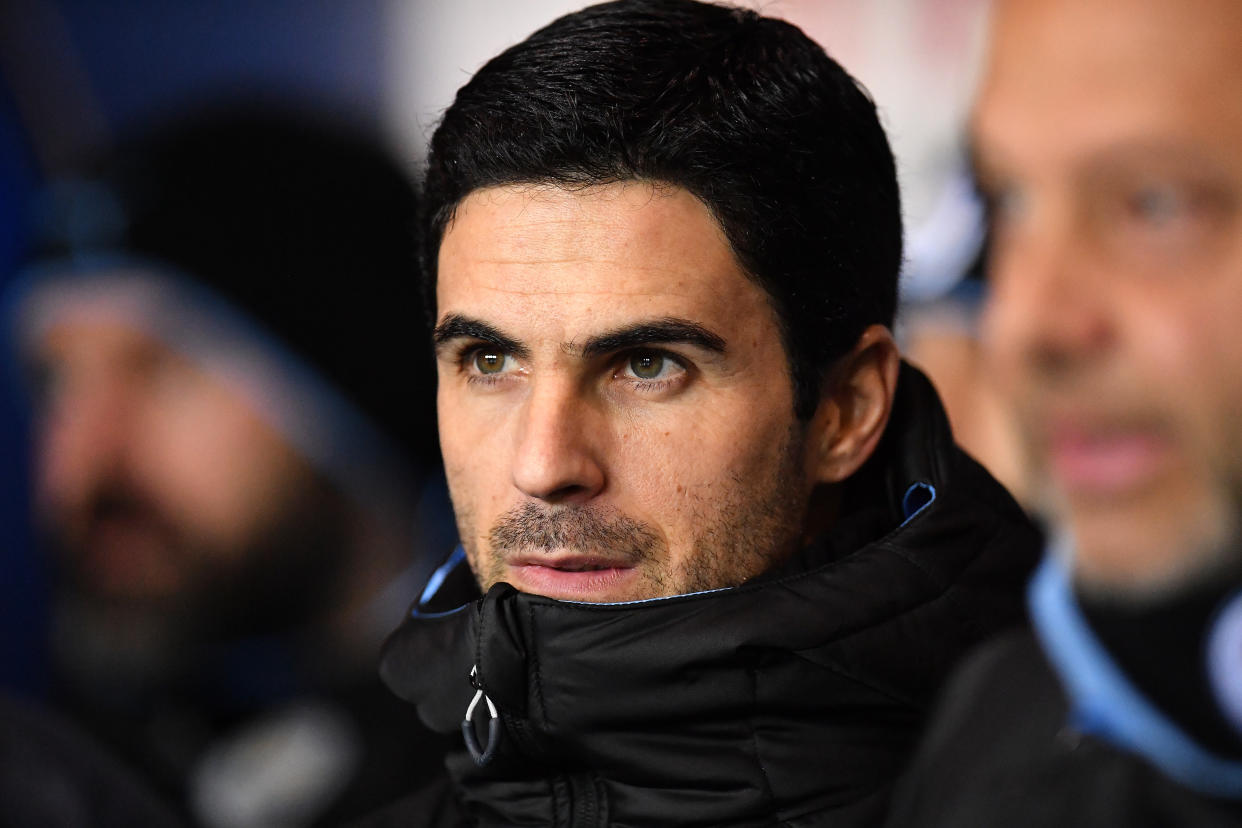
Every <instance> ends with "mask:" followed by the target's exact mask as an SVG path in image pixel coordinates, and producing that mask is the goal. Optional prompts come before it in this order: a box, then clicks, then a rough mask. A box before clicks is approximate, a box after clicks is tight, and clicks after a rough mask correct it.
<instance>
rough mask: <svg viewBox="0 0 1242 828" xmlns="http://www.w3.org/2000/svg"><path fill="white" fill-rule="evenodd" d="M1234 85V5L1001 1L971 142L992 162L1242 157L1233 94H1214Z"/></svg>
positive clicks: (1238, 18)
mask: <svg viewBox="0 0 1242 828" xmlns="http://www.w3.org/2000/svg"><path fill="white" fill-rule="evenodd" d="M1239 84H1242V3H1236V2H1233V0H1185V2H1184V1H1183V0H1126V1H1125V2H1122V1H1121V0H1004V1H1003V2H1000V3H998V4H997V6H996V8H995V10H994V16H993V25H992V39H991V44H990V57H989V62H988V67H987V71H986V73H985V76H984V83H983V85H982V87H981V89H980V94H979V98H978V102H977V105H976V109H975V113H974V124H973V126H974V132H975V140H976V144H977V145H978V147H979V149H980V150H981V152H982V153H983V155H984V158H985V160H987V159H988V157H989V155H991V154H997V153H999V154H1000V155H1001V158H999V159H993V160H999V161H1001V162H1005V161H1008V160H1017V161H1019V162H1023V161H1027V160H1031V161H1043V160H1049V161H1063V160H1067V157H1069V156H1076V155H1080V154H1082V153H1090V152H1097V151H1099V152H1104V151H1107V150H1108V149H1109V148H1110V147H1112V146H1114V145H1125V144H1140V143H1164V144H1177V143H1182V144H1185V145H1187V146H1190V145H1200V146H1202V147H1204V148H1207V147H1214V148H1216V150H1218V151H1221V152H1222V153H1225V154H1229V155H1232V156H1242V145H1240V144H1239V143H1238V140H1237V139H1238V137H1239V136H1240V135H1242V96H1238V95H1235V94H1226V93H1225V90H1233V89H1237V88H1239ZM1008 154H1012V155H1013V156H1015V159H1009V158H1006V157H1005V156H1006V155H1008Z"/></svg>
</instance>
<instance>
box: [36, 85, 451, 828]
mask: <svg viewBox="0 0 1242 828" xmlns="http://www.w3.org/2000/svg"><path fill="white" fill-rule="evenodd" d="M414 208H415V197H414V193H413V190H412V187H411V186H410V184H409V183H408V182H407V181H406V180H405V179H404V178H403V176H402V174H401V171H400V168H399V167H398V166H397V165H396V164H395V163H394V162H392V161H391V160H389V159H388V158H387V156H386V155H385V154H384V153H382V152H381V151H380V150H379V149H378V148H375V147H373V146H371V144H370V143H369V141H367V140H365V139H363V138H361V137H358V136H353V135H349V134H346V133H343V132H341V131H340V130H337V129H333V128H329V127H327V126H325V125H323V124H319V123H316V122H315V121H314V120H313V119H311V118H307V117H304V116H301V115H297V114H293V113H287V114H281V113H275V112H267V113H262V114H260V113H258V112H257V111H253V110H251V109H249V108H242V109H237V110H230V111H227V112H224V111H218V112H209V113H204V114H201V115H198V116H195V117H194V118H192V119H190V120H187V121H182V122H179V123H177V124H175V125H171V126H167V127H165V128H162V129H160V130H157V131H156V132H154V133H153V134H150V135H148V136H146V137H145V138H141V139H138V140H136V141H133V142H127V144H126V145H125V146H124V147H123V148H122V149H121V150H119V151H118V152H117V153H116V154H115V155H114V156H113V157H111V158H110V159H108V160H107V162H106V163H105V164H103V165H102V169H101V170H99V171H98V172H97V173H96V174H93V175H89V176H86V175H84V176H82V177H79V178H78V179H75V180H69V181H66V182H65V183H62V184H60V185H58V187H57V188H56V189H54V190H53V191H52V192H51V193H50V194H49V197H48V199H47V200H46V202H45V204H44V205H43V210H42V211H41V214H42V219H43V220H42V227H43V238H42V239H41V242H40V244H41V247H42V254H41V256H40V258H39V261H38V263H37V264H36V265H35V266H33V267H32V269H31V270H30V273H29V275H28V278H27V280H26V283H27V284H26V287H25V289H24V290H22V291H21V293H20V295H19V296H18V297H16V298H15V300H14V306H15V308H16V315H15V318H14V327H15V330H16V332H17V335H18V340H19V343H18V344H19V347H20V349H21V353H22V357H23V361H24V364H25V365H26V366H27V367H28V368H29V370H30V374H31V377H32V379H33V386H32V387H33V400H32V401H33V404H34V406H35V413H36V426H37V432H38V445H37V450H36V452H35V466H36V471H37V480H36V501H37V505H38V523H39V526H40V529H41V530H42V534H43V535H44V537H46V539H47V547H48V549H49V551H50V552H51V561H52V564H53V570H54V576H55V579H54V580H55V583H54V593H55V594H54V596H53V601H54V614H55V617H54V619H53V627H54V629H53V634H54V636H53V637H54V640H53V642H52V659H53V662H54V664H53V666H54V668H55V672H56V677H55V678H56V685H57V686H56V688H55V690H56V697H57V700H58V701H59V702H60V703H61V704H63V705H64V706H65V707H66V708H67V709H68V710H69V711H70V712H71V713H72V714H73V716H74V717H75V718H77V719H78V720H79V721H80V722H81V723H83V724H84V725H85V726H87V727H88V728H89V729H90V730H92V731H93V732H94V733H95V735H96V736H98V737H99V738H101V739H102V740H103V741H104V742H105V743H107V744H109V745H110V746H112V747H113V748H114V749H116V750H117V751H118V752H119V753H120V754H121V755H122V756H123V757H124V758H126V759H127V760H128V761H130V762H132V763H134V764H135V765H136V766H137V767H139V768H140V769H141V770H142V771H143V772H144V773H146V774H147V775H148V776H149V777H150V778H151V779H152V780H153V781H154V782H155V784H156V785H157V787H158V788H159V789H160V790H161V791H162V792H164V793H165V794H167V795H168V796H169V797H171V798H172V799H174V800H176V801H178V802H179V803H180V804H181V806H182V808H183V809H184V810H186V811H188V812H190V813H192V814H193V815H194V817H195V818H196V819H197V820H198V821H199V822H201V823H203V824H206V825H230V826H241V825H273V824H298V825H308V824H312V823H315V822H321V823H326V824H333V825H336V824H339V823H340V821H341V820H342V819H344V818H348V817H351V816H356V815H358V814H359V813H362V812H366V811H370V810H373V809H374V808H375V807H377V806H378V805H380V804H382V803H383V802H385V801H387V800H389V799H391V798H392V797H393V796H395V795H396V794H397V792H399V791H401V790H403V789H404V788H405V787H406V786H407V785H408V783H409V780H410V779H411V778H417V776H418V774H419V773H420V772H421V771H420V769H419V763H420V762H421V761H423V760H424V759H431V760H432V761H434V762H435V764H438V751H439V749H438V742H437V740H436V739H434V738H432V737H431V736H430V734H427V733H425V732H422V731H420V730H419V729H418V728H417V725H416V721H415V719H414V718H413V716H411V715H409V713H408V712H407V710H408V708H406V707H405V706H404V705H400V704H399V703H397V702H396V701H395V700H393V699H392V698H391V695H390V694H389V693H388V692H387V690H386V689H385V688H384V687H383V686H382V685H381V684H380V683H379V682H378V681H377V680H376V677H375V673H374V656H375V653H376V652H377V650H378V647H379V644H380V642H381V640H382V638H383V635H384V634H385V633H386V632H387V631H388V629H390V628H391V626H392V624H393V623H394V621H395V620H396V619H397V618H399V617H400V614H401V611H402V609H403V606H404V602H405V601H406V600H408V598H406V597H405V596H408V594H409V592H410V590H411V589H413V588H414V587H416V586H417V583H418V581H419V580H421V579H422V578H425V577H426V573H427V572H428V571H429V570H430V568H432V567H433V566H434V563H435V561H434V559H429V558H427V557H426V554H425V553H426V551H427V550H428V549H430V548H437V547H438V548H443V544H450V545H451V544H452V542H453V538H454V537H455V536H454V534H453V531H452V528H451V523H450V522H449V517H448V504H447V499H446V498H444V496H443V488H442V487H443V484H442V482H441V481H440V477H439V471H438V458H437V450H436V446H435V440H434V433H435V432H434V423H433V421H432V419H431V417H432V411H431V397H430V394H429V392H428V391H427V384H428V383H429V382H430V369H431V365H430V362H429V361H428V363H427V366H426V368H425V369H424V368H423V367H422V363H420V362H419V361H418V360H411V359H408V358H403V359H402V360H401V365H402V370H401V372H400V377H401V380H400V381H398V380H397V377H396V375H397V373H398V372H397V371H395V370H394V368H393V364H394V363H393V362H392V360H393V359H394V355H395V354H398V353H402V352H404V351H407V350H408V346H407V344H406V343H408V342H411V341H416V339H417V337H416V336H415V335H414V334H413V333H412V332H411V329H410V323H409V320H408V318H407V313H406V311H400V312H398V310H397V304H398V302H397V300H398V299H399V297H400V295H401V291H402V290H403V289H404V290H406V291H407V292H408V293H410V294H411V295H413V294H414V293H415V291H414V290H413V289H412V288H403V285H404V284H407V283H408V274H409V271H410V269H411V268H412V267H413V265H414V262H415V260H416V255H417V252H416V246H415V239H416V236H415V234H414V225H415V218H414V217H415V210H414ZM420 377H422V382H421V383H420V382H418V379H419V378H420ZM440 503H443V506H442V507H441V506H439V504H440ZM424 560H426V561H427V562H428V563H430V566H424V565H423V561H424ZM394 722H406V723H407V728H406V732H403V733H401V734H399V735H398V734H397V733H395V732H394V730H393V725H394Z"/></svg>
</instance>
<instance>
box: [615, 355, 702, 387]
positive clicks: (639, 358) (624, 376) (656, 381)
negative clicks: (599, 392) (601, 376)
mask: <svg viewBox="0 0 1242 828" xmlns="http://www.w3.org/2000/svg"><path fill="white" fill-rule="evenodd" d="M687 375H688V369H687V368H686V365H685V363H683V362H682V361H681V360H680V359H678V358H677V357H675V356H673V355H671V354H668V353H664V352H662V351H633V352H631V353H630V354H628V355H627V356H625V357H624V361H623V362H622V363H621V369H620V370H619V371H618V372H617V374H616V377H617V379H620V380H625V381H627V382H628V383H629V384H630V385H631V386H633V387H634V389H635V390H639V391H644V392H651V391H656V390H671V389H672V388H673V387H674V386H677V385H679V384H680V382H681V380H683V379H685V378H686V376H687Z"/></svg>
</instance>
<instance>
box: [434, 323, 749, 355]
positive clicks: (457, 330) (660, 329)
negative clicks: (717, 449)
mask: <svg viewBox="0 0 1242 828" xmlns="http://www.w3.org/2000/svg"><path fill="white" fill-rule="evenodd" d="M432 339H433V341H434V342H435V344H436V348H437V349H439V348H441V347H442V346H444V345H445V344H447V343H449V342H451V341H452V340H454V339H479V340H482V341H484V342H487V343H490V344H491V345H494V346H495V347H496V348H498V349H500V350H503V351H506V352H508V353H510V354H513V355H514V356H515V357H517V358H518V359H525V358H528V357H529V356H530V349H529V348H527V347H526V346H525V345H523V344H522V343H520V342H518V341H517V340H516V339H514V338H513V337H511V336H508V335H507V334H504V333H501V332H500V330H498V329H497V328H496V327H494V326H493V325H489V324H488V323H486V322H484V321H482V320H481V319H471V318H470V317H468V316H462V315H461V314H455V313H454V314H449V315H448V316H446V317H444V319H443V320H441V321H440V324H438V325H436V328H435V331H434V332H433V333H432ZM674 342H679V343H684V344H687V345H695V346H698V347H700V348H703V349H704V350H707V351H711V352H713V353H718V354H720V353H724V351H725V346H726V343H725V340H724V338H723V337H721V336H720V335H719V334H716V333H713V332H712V331H710V330H708V329H707V328H705V327H703V326H702V325H700V324H698V323H697V322H691V321H690V320H688V319H678V318H676V317H665V318H663V319H653V320H649V321H644V322H636V323H634V324H632V325H625V326H623V327H620V328H616V329H614V330H611V331H606V332H604V333H602V334H598V335H596V336H592V337H591V338H589V339H587V340H586V342H584V343H581V344H578V343H567V344H566V345H564V346H563V348H564V350H565V351H566V352H568V353H571V354H575V355H577V356H580V357H582V358H584V359H592V358H594V357H598V356H602V355H604V354H610V353H614V352H616V351H623V350H626V349H628V348H637V347H640V346H643V345H659V344H671V343H674Z"/></svg>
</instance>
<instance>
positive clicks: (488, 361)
mask: <svg viewBox="0 0 1242 828" xmlns="http://www.w3.org/2000/svg"><path fill="white" fill-rule="evenodd" d="M508 363H509V355H508V354H506V353H504V352H503V351H498V350H494V349H490V348H480V349H479V350H477V351H475V352H474V367H475V369H476V370H477V371H478V372H479V373H480V374H487V375H492V374H499V373H501V372H503V371H504V370H505V368H506V367H508Z"/></svg>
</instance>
